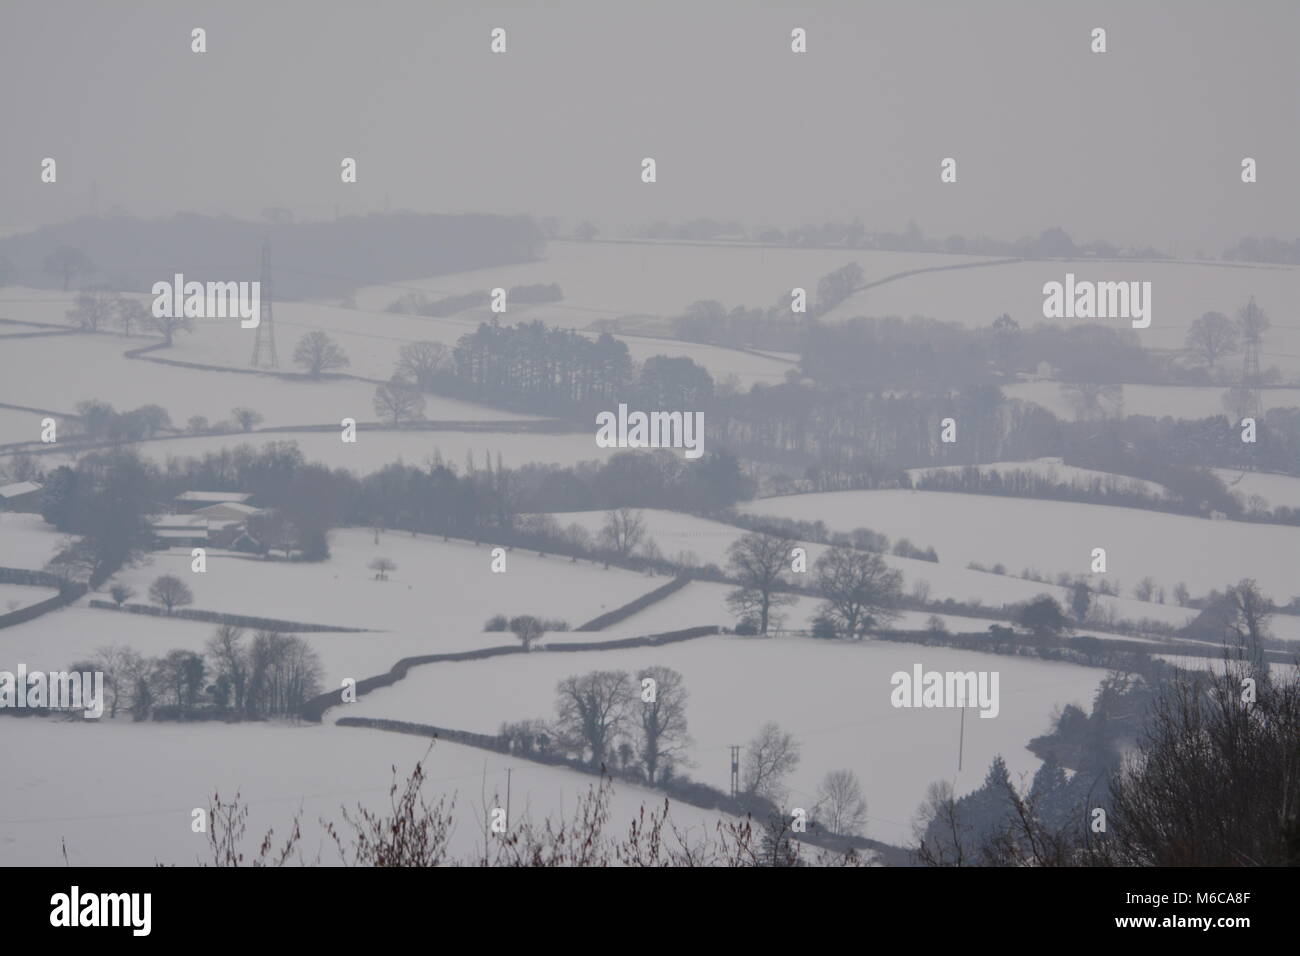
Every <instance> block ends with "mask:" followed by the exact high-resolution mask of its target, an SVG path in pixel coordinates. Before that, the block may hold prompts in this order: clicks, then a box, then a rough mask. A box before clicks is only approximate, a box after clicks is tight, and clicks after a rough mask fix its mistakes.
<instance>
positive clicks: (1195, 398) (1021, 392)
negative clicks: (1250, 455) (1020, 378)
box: [1002, 382, 1300, 421]
mask: <svg viewBox="0 0 1300 956" xmlns="http://www.w3.org/2000/svg"><path fill="white" fill-rule="evenodd" d="M1227 391H1228V387H1227V386H1226V385H1125V386H1123V396H1124V404H1123V407H1122V409H1120V413H1121V414H1122V415H1150V416H1151V417H1153V418H1164V417H1165V416H1169V417H1171V418H1189V419H1197V418H1210V417H1212V416H1214V415H1223V414H1224V411H1223V396H1224V395H1225V394H1226V393H1227ZM1002 394H1004V395H1006V396H1007V397H1008V398H1019V399H1021V400H1023V401H1027V402H1034V403H1036V404H1038V405H1041V406H1043V407H1044V408H1046V409H1047V410H1048V411H1049V412H1051V413H1052V414H1053V415H1055V416H1056V417H1057V418H1061V419H1064V420H1065V421H1074V418H1075V410H1074V407H1073V406H1072V405H1071V404H1070V401H1069V399H1068V398H1067V397H1066V396H1065V395H1064V394H1063V393H1062V392H1061V383H1060V382H1018V383H1016V384H1014V385H1003V386H1002ZM1260 400H1261V401H1262V402H1263V404H1264V408H1265V409H1266V410H1267V409H1270V408H1296V407H1300V388H1262V389H1260Z"/></svg>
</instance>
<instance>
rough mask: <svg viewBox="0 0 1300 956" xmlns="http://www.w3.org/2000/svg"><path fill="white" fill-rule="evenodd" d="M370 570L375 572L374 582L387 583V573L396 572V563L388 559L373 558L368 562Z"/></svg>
mask: <svg viewBox="0 0 1300 956" xmlns="http://www.w3.org/2000/svg"><path fill="white" fill-rule="evenodd" d="M370 570H371V571H374V572H375V580H376V581H387V580H388V572H389V571H396V570H397V563H396V562H395V561H392V560H390V559H389V558H375V559H374V560H373V561H371V562H370Z"/></svg>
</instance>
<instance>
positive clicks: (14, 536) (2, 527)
mask: <svg viewBox="0 0 1300 956" xmlns="http://www.w3.org/2000/svg"><path fill="white" fill-rule="evenodd" d="M65 540H69V539H68V538H67V536H66V535H62V534H59V533H58V532H57V531H55V530H54V528H52V527H50V526H49V525H48V524H46V523H45V521H44V519H43V518H41V516H40V515H31V514H13V513H7V512H3V511H0V568H27V569H28V570H34V571H39V570H40V569H41V568H43V567H45V563H46V562H47V561H49V560H50V558H52V557H54V555H55V554H56V553H57V552H58V551H59V549H60V548H61V547H62V546H63V542H64V541H65Z"/></svg>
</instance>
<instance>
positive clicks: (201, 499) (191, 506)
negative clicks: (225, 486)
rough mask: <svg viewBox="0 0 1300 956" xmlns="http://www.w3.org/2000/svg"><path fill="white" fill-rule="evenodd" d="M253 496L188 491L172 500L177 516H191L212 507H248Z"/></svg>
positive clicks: (243, 493) (226, 492) (237, 492)
mask: <svg viewBox="0 0 1300 956" xmlns="http://www.w3.org/2000/svg"><path fill="white" fill-rule="evenodd" d="M252 497H253V496H252V495H250V494H247V493H246V492H242V491H187V492H185V493H184V494H180V495H177V496H176V497H175V498H174V499H173V500H172V507H173V509H174V510H175V512H176V513H177V514H189V513H191V512H194V511H198V510H199V509H201V508H208V507H211V506H212V505H222V504H240V505H246V504H248V502H249V500H250V499H251V498H252Z"/></svg>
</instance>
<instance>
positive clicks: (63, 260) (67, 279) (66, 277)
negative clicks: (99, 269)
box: [45, 243, 94, 292]
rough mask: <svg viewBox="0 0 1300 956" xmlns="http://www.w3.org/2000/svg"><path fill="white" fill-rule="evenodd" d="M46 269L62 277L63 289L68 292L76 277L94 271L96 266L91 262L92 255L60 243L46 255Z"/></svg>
mask: <svg viewBox="0 0 1300 956" xmlns="http://www.w3.org/2000/svg"><path fill="white" fill-rule="evenodd" d="M45 271H46V272H49V273H52V274H53V275H56V276H58V277H59V278H61V279H62V280H63V291H64V292H67V291H68V286H69V285H70V284H71V283H72V280H73V278H74V277H76V276H79V275H84V274H86V273H89V272H93V271H94V267H93V266H92V265H91V264H90V257H89V256H87V255H86V254H85V253H84V252H82V251H81V250H80V249H74V248H72V247H71V246H68V245H64V244H62V243H60V244H59V245H58V246H57V247H55V249H54V251H53V252H51V253H50V254H49V255H48V256H46V257H45Z"/></svg>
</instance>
